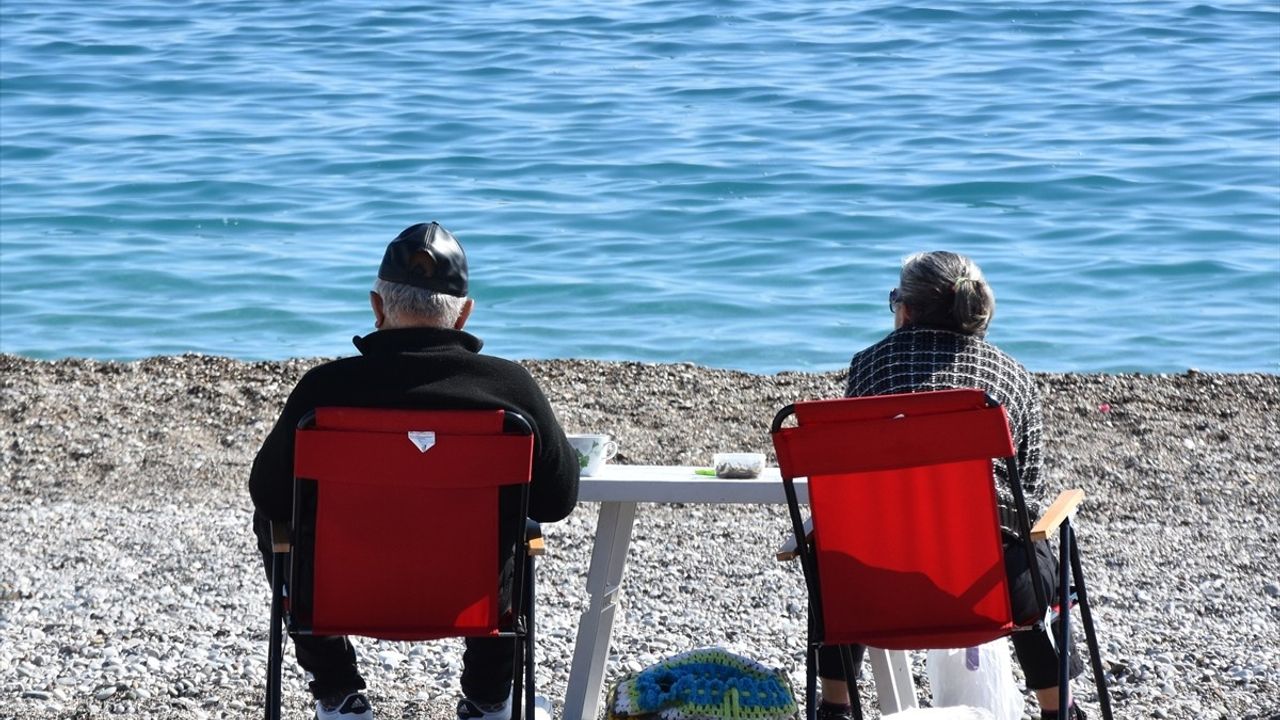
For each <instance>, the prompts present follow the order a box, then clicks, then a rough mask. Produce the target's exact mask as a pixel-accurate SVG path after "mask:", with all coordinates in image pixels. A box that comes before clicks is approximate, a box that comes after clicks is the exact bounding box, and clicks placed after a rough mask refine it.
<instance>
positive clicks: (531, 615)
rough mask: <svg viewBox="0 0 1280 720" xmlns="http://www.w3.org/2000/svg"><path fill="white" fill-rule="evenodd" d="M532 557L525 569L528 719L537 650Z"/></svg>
mask: <svg viewBox="0 0 1280 720" xmlns="http://www.w3.org/2000/svg"><path fill="white" fill-rule="evenodd" d="M534 569H535V568H534V559H533V556H529V564H528V567H527V568H526V569H525V599H524V607H525V611H524V612H525V651H524V679H525V691H524V692H525V698H524V700H525V709H526V710H527V711H528V716H529V718H530V720H532V718H533V704H534V700H535V696H536V693H535V692H534V687H533V673H534V669H535V668H536V665H534V653H535V652H536V650H537V643H536V642H535V641H536V639H537V636H536V630H537V623H536V618H537V616H536V613H535V607H536V603H537V595H535V592H534V591H535V590H536V582H535V580H534V574H533V571H534Z"/></svg>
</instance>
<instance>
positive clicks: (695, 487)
mask: <svg viewBox="0 0 1280 720" xmlns="http://www.w3.org/2000/svg"><path fill="white" fill-rule="evenodd" d="M696 469H698V468H696V467H694V466H685V465H605V466H604V467H603V468H601V469H600V472H598V473H596V474H595V475H592V476H589V477H583V478H582V481H581V484H580V485H579V488H578V500H580V501H586V502H655V503H768V504H774V503H785V502H786V501H787V498H786V494H785V492H784V491H783V486H782V476H781V475H780V474H779V472H778V468H776V467H767V468H765V469H764V472H762V473H761V474H760V477H756V478H742V479H739V478H718V477H712V476H706V475H698V474H697V473H695V472H694V470H696ZM795 488H796V495H797V498H798V499H799V501H800V502H801V503H807V502H809V486H808V483H807V482H806V480H805V478H797V479H796V480H795Z"/></svg>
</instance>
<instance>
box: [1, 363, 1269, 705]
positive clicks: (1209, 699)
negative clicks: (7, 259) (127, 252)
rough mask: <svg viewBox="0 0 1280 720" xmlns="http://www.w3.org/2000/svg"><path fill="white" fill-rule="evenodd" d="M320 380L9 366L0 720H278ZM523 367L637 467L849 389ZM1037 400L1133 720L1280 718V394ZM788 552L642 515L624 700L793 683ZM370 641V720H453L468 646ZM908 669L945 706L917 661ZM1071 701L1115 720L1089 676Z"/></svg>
mask: <svg viewBox="0 0 1280 720" xmlns="http://www.w3.org/2000/svg"><path fill="white" fill-rule="evenodd" d="M318 362H320V360H316V359H309V360H290V361H272V362H243V361H238V360H231V359H227V358H221V357H210V356H198V355H185V356H166V357H153V358H149V359H145V360H140V361H134V362H106V361H95V360H59V361H37V360H29V359H25V358H21V357H17V356H13V355H0V523H2V524H3V527H4V529H5V532H3V534H0V718H35V719H42V718H99V717H102V718H107V717H137V718H251V717H260V716H261V713H262V694H263V684H264V680H265V676H266V637H267V629H268V628H267V610H268V586H267V582H266V580H265V578H264V577H263V574H262V568H261V565H260V561H259V559H258V557H257V554H256V550H255V547H254V544H253V535H252V532H251V530H250V515H251V510H252V508H251V504H250V501H249V497H248V493H247V490H246V479H247V476H248V471H249V466H250V463H251V462H252V460H253V456H254V454H255V452H256V451H257V448H258V445H259V443H260V442H261V440H262V438H263V437H264V436H265V434H266V432H267V430H268V429H269V428H270V426H271V424H272V423H273V421H274V420H275V417H276V414H277V413H278V411H279V408H280V406H281V404H282V403H283V401H284V398H285V397H286V395H287V393H288V391H289V389H290V388H291V387H292V386H293V383H294V382H295V381H296V379H297V378H298V377H299V376H301V374H302V373H303V372H305V371H306V370H307V369H308V368H309V367H311V366H313V365H315V364H316V363H318ZM525 364H526V366H527V367H528V368H529V370H530V371H531V372H532V373H533V375H534V376H535V377H536V378H538V380H539V381H540V382H541V383H542V385H543V387H544V389H545V390H546V393H547V395H548V397H549V398H550V399H551V402H552V404H553V406H554V407H555V409H556V411H557V414H558V415H559V417H560V419H561V421H562V424H563V425H564V427H565V429H566V430H567V431H569V432H607V433H610V434H612V435H613V436H614V437H615V439H616V440H617V441H618V443H619V445H620V450H619V453H618V456H617V458H616V459H615V462H620V463H632V464H697V465H705V464H708V463H709V462H710V459H711V454H712V453H713V452H717V451H722V450H750V451H758V452H769V451H770V445H769V439H768V423H769V421H770V419H771V418H772V417H773V414H774V412H775V411H776V410H777V409H778V408H779V407H781V406H783V405H785V404H787V403H790V402H794V401H796V400H802V399H811V398H819V397H836V396H839V395H840V394H841V391H842V388H843V379H844V378H843V373H841V372H831V373H785V372H784V373H780V374H775V375H755V374H749V373H745V372H738V371H729V370H713V369H707V368H703V367H698V366H693V365H687V364H676V365H671V364H642V363H629V362H599V361H578V360H554V361H530V362H527V363H525ZM1036 379H1037V381H1038V383H1039V388H1040V391H1041V394H1042V397H1043V401H1044V406H1045V415H1046V417H1045V426H1046V433H1047V435H1046V473H1047V482H1048V485H1049V486H1050V488H1052V492H1056V491H1057V490H1058V489H1063V488H1067V487H1081V488H1083V489H1084V490H1085V492H1086V493H1087V495H1088V499H1087V501H1086V504H1085V507H1084V509H1083V510H1082V512H1081V514H1080V517H1079V519H1078V532H1079V536H1080V542H1081V544H1082V549H1083V553H1084V560H1085V572H1086V575H1087V578H1088V581H1089V583H1090V584H1089V594H1090V597H1091V599H1092V602H1093V606H1094V612H1095V619H1096V622H1097V624H1098V626H1099V633H1100V636H1101V641H1102V653H1103V658H1104V662H1105V665H1106V668H1107V671H1108V674H1109V676H1110V678H1111V681H1112V683H1113V687H1112V696H1113V702H1114V705H1115V709H1116V717H1117V718H1187V719H1192V718H1195V719H1200V718H1210V719H1213V718H1218V719H1225V718H1231V719H1236V718H1241V719H1259V718H1274V717H1277V716H1278V715H1280V652H1277V650H1276V648H1277V647H1280V572H1278V571H1277V566H1278V560H1280V555H1278V553H1277V550H1276V548H1277V545H1278V544H1280V543H1278V541H1280V376H1277V375H1273V374H1229V375H1227V374H1215V373H1207V372H1203V373H1202V372H1196V371H1188V372H1186V373H1180V374H1165V375H1077V374H1037V376H1036ZM770 462H771V464H772V456H770ZM596 509H597V508H596V506H595V505H593V504H590V503H583V504H581V505H580V506H579V508H578V510H577V511H576V512H575V513H574V514H573V515H572V516H570V518H568V519H567V520H565V521H564V522H561V523H557V524H554V525H548V526H546V528H545V529H546V533H547V539H548V548H549V553H548V556H547V557H546V558H545V559H544V560H543V561H542V562H541V564H540V568H539V599H538V603H539V605H538V612H539V628H538V630H539V642H538V652H539V663H538V669H537V684H538V692H539V694H541V695H545V696H547V697H548V698H550V699H551V700H552V701H553V702H554V703H556V704H557V706H558V705H559V703H560V701H562V699H563V694H564V688H565V684H566V682H567V675H568V668H569V662H570V656H571V654H572V649H573V642H574V638H575V633H576V628H577V619H578V616H579V615H580V614H581V613H582V612H583V610H584V609H585V607H586V595H585V590H584V582H585V576H586V570H587V564H588V560H589V552H590V547H591V545H590V544H591V539H592V534H593V532H594V528H595V514H596ZM787 532H789V529H788V524H787V520H786V518H785V511H784V510H783V509H782V508H778V507H745V506H688V507H682V506H654V505H648V506H642V508H641V510H640V512H639V515H638V517H637V520H636V528H635V535H634V540H633V544H632V547H631V554H630V556H629V558H630V559H629V563H628V575H627V578H626V581H625V583H624V588H623V593H622V609H623V612H622V615H621V616H620V618H619V621H618V623H617V626H616V628H615V634H614V642H613V646H612V650H611V653H612V655H611V658H610V662H609V668H608V673H609V675H608V682H612V681H613V680H616V679H617V678H619V677H621V676H622V674H624V673H626V672H630V671H635V670H638V669H640V668H641V667H643V666H645V665H647V664H650V663H652V662H654V661H656V660H658V659H660V658H662V657H665V656H667V655H671V654H674V653H677V652H680V651H684V650H688V649H691V648H694V647H701V646H708V645H720V646H723V647H726V648H728V649H730V650H732V651H735V652H739V653H742V654H744V655H748V656H750V657H753V658H755V659H757V660H759V661H761V662H764V663H766V664H768V665H771V666H774V667H779V668H784V669H785V670H787V671H788V672H789V673H790V677H791V679H792V682H793V683H794V684H795V686H796V687H797V689H799V688H801V687H802V685H803V675H804V660H803V643H804V627H805V619H804V609H803V608H804V594H803V580H802V577H801V574H800V572H799V569H798V567H795V564H794V563H786V564H784V563H778V562H776V561H775V560H774V559H773V550H774V549H775V548H776V546H777V545H778V544H779V543H780V542H781V540H782V539H783V538H784V537H785V536H786V534H787ZM357 642H358V648H359V651H360V654H361V660H362V669H363V670H364V672H365V677H366V679H367V680H368V682H369V690H368V695H369V697H370V699H371V701H372V702H373V705H374V708H375V710H376V712H377V713H378V717H380V718H425V719H428V720H448V719H449V718H452V717H453V706H454V704H455V703H456V698H457V692H458V691H457V673H458V669H459V666H460V659H461V644H460V643H456V642H449V641H444V642H439V643H426V644H408V643H397V642H383V641H373V640H360V641H357ZM1014 666H1015V671H1016V663H1014ZM913 668H914V671H915V673H914V674H915V676H916V684H917V686H918V687H920V688H921V691H920V696H921V698H922V700H926V701H927V698H928V693H927V681H926V678H925V671H924V656H923V653H916V654H915V655H914V656H913ZM867 674H868V675H869V673H867ZM284 682H285V708H286V717H290V718H307V717H310V700H309V696H308V694H307V693H306V692H305V682H304V680H303V678H302V675H301V673H300V671H299V670H298V669H297V666H296V664H294V663H293V660H292V648H291V647H289V646H286V659H285V669H284ZM1074 688H1075V692H1076V693H1077V695H1078V697H1079V699H1080V700H1081V701H1082V704H1083V706H1084V707H1085V709H1086V710H1088V711H1090V717H1091V718H1096V717H1098V715H1097V713H1096V708H1097V705H1096V702H1095V700H1096V696H1095V695H1094V692H1093V689H1092V685H1091V683H1089V682H1088V681H1087V679H1086V678H1081V679H1080V680H1077V681H1076V684H1075V686H1074ZM864 697H867V698H873V697H874V692H873V691H872V689H871V683H870V682H869V680H864ZM874 705H875V703H874V702H873V701H871V700H868V701H867V702H866V703H865V707H866V708H867V710H868V717H872V718H874V717H878V713H877V711H876V709H875V707H874ZM1026 713H1027V715H1028V717H1036V716H1038V714H1037V712H1036V711H1035V708H1034V703H1033V702H1032V701H1031V700H1028V703H1027V709H1026ZM567 720H578V719H574V718H568V719H567Z"/></svg>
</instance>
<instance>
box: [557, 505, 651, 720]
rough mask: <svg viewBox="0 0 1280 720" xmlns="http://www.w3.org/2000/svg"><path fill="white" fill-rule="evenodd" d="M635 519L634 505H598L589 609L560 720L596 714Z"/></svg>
mask: <svg viewBox="0 0 1280 720" xmlns="http://www.w3.org/2000/svg"><path fill="white" fill-rule="evenodd" d="M635 518H636V504H635V503H633V502H604V503H600V516H599V519H598V520H597V521H596V538H595V543H594V545H593V546H592V548H591V569H590V570H588V571H587V596H588V606H587V611H586V612H584V613H583V614H582V618H581V619H579V620H578V640H577V642H576V643H575V645H574V649H573V665H572V666H570V668H569V687H568V688H567V690H566V692H565V698H564V717H565V720H595V719H596V715H597V713H598V712H599V711H600V690H601V687H602V686H603V685H604V664H605V660H606V659H608V657H609V637H610V636H611V635H612V634H613V617H614V613H615V611H616V609H617V600H618V590H619V588H620V586H621V584H622V571H623V568H624V567H625V566H626V564H627V546H628V545H630V544H631V526H632V525H633V524H634V522H635Z"/></svg>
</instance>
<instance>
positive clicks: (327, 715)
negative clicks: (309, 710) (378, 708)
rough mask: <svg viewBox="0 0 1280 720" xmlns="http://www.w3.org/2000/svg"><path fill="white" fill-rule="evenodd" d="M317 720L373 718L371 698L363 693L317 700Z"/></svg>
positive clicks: (371, 719)
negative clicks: (370, 704)
mask: <svg viewBox="0 0 1280 720" xmlns="http://www.w3.org/2000/svg"><path fill="white" fill-rule="evenodd" d="M316 720H373V708H372V707H370V706H369V698H367V697H365V696H364V695H362V694H361V693H351V694H350V695H343V696H340V697H332V698H324V699H321V700H316Z"/></svg>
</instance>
